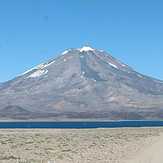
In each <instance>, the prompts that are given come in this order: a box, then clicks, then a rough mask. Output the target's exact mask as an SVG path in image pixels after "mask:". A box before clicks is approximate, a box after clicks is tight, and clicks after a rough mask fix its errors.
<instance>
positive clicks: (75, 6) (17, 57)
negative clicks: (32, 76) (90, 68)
mask: <svg viewBox="0 0 163 163" xmlns="http://www.w3.org/2000/svg"><path fill="white" fill-rule="evenodd" d="M87 43H89V44H91V45H92V46H93V47H95V48H100V49H104V50H106V51H109V52H111V53H112V55H113V56H114V57H117V58H118V59H120V60H122V61H123V62H125V63H127V64H129V65H130V66H132V67H133V68H135V69H136V70H137V71H139V72H141V73H144V74H147V75H150V76H153V77H156V78H159V79H162V80H163V1H162V0H1V1H0V82H2V81H6V80H9V79H12V78H13V77H14V76H16V75H18V74H20V73H22V72H23V71H25V70H27V69H29V68H31V67H33V66H34V65H37V64H39V63H41V62H43V61H44V60H47V59H49V58H52V57H55V56H57V55H58V54H59V53H60V52H62V51H63V50H64V49H67V48H75V47H77V48H78V47H81V46H83V45H84V44H87Z"/></svg>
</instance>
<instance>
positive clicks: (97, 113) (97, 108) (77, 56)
mask: <svg viewBox="0 0 163 163" xmlns="http://www.w3.org/2000/svg"><path fill="white" fill-rule="evenodd" d="M162 117H163V81H160V80H157V79H154V78H151V77H148V76H145V75H143V74H140V73H138V72H136V71H134V70H133V69H132V68H131V67H129V66H128V65H125V64H123V63H121V62H119V61H118V60H117V59H115V58H114V57H112V56H111V55H109V54H107V53H106V52H104V51H101V50H97V49H92V48H90V47H83V48H81V49H69V50H66V51H65V52H64V53H63V54H62V55H61V56H59V57H58V58H56V59H52V60H50V61H49V62H47V63H45V64H41V65H39V66H37V67H35V68H33V69H32V70H30V71H28V72H26V73H24V74H22V75H20V76H18V77H16V78H15V79H13V80H11V81H8V82H5V83H3V84H1V85H0V119H23V118H24V119H26V120H27V119H42V120H48V119H51V120H73V119H82V120H85V119H89V120H91V119H97V120H99V119H105V120H113V119H125V120H126V119H161V118H162Z"/></svg>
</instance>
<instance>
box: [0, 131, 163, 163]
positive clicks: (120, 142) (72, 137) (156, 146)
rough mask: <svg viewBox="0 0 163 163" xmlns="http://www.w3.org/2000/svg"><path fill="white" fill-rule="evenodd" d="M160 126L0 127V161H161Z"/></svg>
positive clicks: (8, 162)
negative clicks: (98, 127)
mask: <svg viewBox="0 0 163 163" xmlns="http://www.w3.org/2000/svg"><path fill="white" fill-rule="evenodd" d="M162 151H163V128H119V129H67V130H66V129H1V130H0V163H162V162H163V155H162Z"/></svg>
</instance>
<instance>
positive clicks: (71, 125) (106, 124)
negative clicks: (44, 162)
mask: <svg viewBox="0 0 163 163" xmlns="http://www.w3.org/2000/svg"><path fill="white" fill-rule="evenodd" d="M161 126H163V121H101V122H95V121H94V122H92V121H89V122H0V128H3V129H4V128H64V129H65V128H67V129H84V128H85V129H86V128H118V127H161Z"/></svg>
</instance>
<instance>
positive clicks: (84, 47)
mask: <svg viewBox="0 0 163 163" xmlns="http://www.w3.org/2000/svg"><path fill="white" fill-rule="evenodd" d="M79 50H80V52H87V51H94V50H95V49H93V48H91V47H90V46H83V47H82V48H80V49H79Z"/></svg>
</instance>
